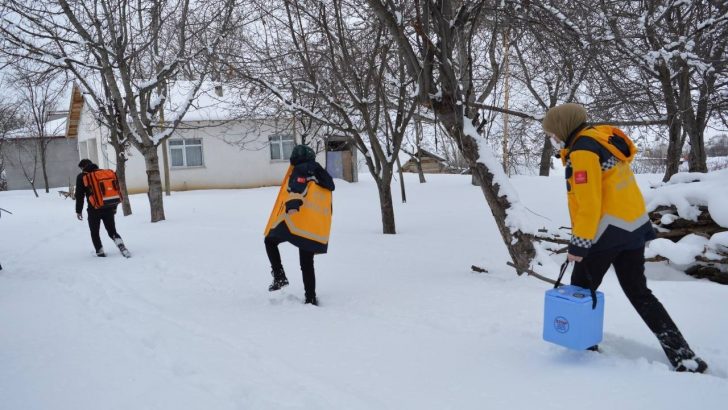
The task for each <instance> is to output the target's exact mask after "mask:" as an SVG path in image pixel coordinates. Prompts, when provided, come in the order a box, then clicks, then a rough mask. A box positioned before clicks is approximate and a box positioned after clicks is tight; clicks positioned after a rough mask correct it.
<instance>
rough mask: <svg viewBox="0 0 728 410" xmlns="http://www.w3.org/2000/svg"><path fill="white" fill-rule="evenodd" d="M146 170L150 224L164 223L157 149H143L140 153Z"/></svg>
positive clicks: (154, 147) (153, 147)
mask: <svg viewBox="0 0 728 410" xmlns="http://www.w3.org/2000/svg"><path fill="white" fill-rule="evenodd" d="M142 154H143V155H144V162H145V164H146V168H147V184H148V185H149V192H148V193H147V195H148V196H149V207H150V209H149V210H150V212H151V218H152V222H159V221H164V220H165V217H164V195H163V190H162V178H161V175H160V173H159V155H157V147H156V146H151V147H145V149H144V151H143V152H142Z"/></svg>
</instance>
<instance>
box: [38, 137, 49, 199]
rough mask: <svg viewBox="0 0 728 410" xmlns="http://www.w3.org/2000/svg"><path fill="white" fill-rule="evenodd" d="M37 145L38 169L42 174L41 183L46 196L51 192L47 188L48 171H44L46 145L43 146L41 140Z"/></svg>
mask: <svg viewBox="0 0 728 410" xmlns="http://www.w3.org/2000/svg"><path fill="white" fill-rule="evenodd" d="M38 145H39V148H40V169H41V171H42V172H43V183H44V184H45V191H46V194H47V193H49V192H51V191H50V189H49V187H48V170H47V169H46V147H47V145H45V144H44V143H43V140H42V139H41V140H40V142H39V143H38Z"/></svg>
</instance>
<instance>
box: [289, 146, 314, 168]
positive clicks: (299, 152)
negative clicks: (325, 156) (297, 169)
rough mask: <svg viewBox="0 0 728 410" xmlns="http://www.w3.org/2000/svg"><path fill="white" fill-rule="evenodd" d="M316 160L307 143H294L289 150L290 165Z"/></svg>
mask: <svg viewBox="0 0 728 410" xmlns="http://www.w3.org/2000/svg"><path fill="white" fill-rule="evenodd" d="M309 161H316V153H315V152H313V149H312V148H311V147H309V146H308V145H296V146H295V147H293V151H292V152H291V165H298V164H303V163H304V162H309Z"/></svg>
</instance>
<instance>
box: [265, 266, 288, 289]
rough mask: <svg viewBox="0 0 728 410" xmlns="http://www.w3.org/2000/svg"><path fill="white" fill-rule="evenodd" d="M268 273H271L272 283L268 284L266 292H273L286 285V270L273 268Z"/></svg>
mask: <svg viewBox="0 0 728 410" xmlns="http://www.w3.org/2000/svg"><path fill="white" fill-rule="evenodd" d="M270 273H271V275H273V283H271V284H270V286H268V292H273V291H275V290H278V289H280V288H282V287H284V286H288V278H286V272H285V271H284V270H283V268H280V269H275V268H274V269H273V270H271V271H270Z"/></svg>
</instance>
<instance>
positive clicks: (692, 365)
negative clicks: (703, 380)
mask: <svg viewBox="0 0 728 410" xmlns="http://www.w3.org/2000/svg"><path fill="white" fill-rule="evenodd" d="M706 370H708V363H705V361H704V360H703V359H701V358H699V357H697V356H695V357H693V358H692V359H684V360H680V363H678V364H677V366H675V371H676V372H688V373H705V371H706Z"/></svg>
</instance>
